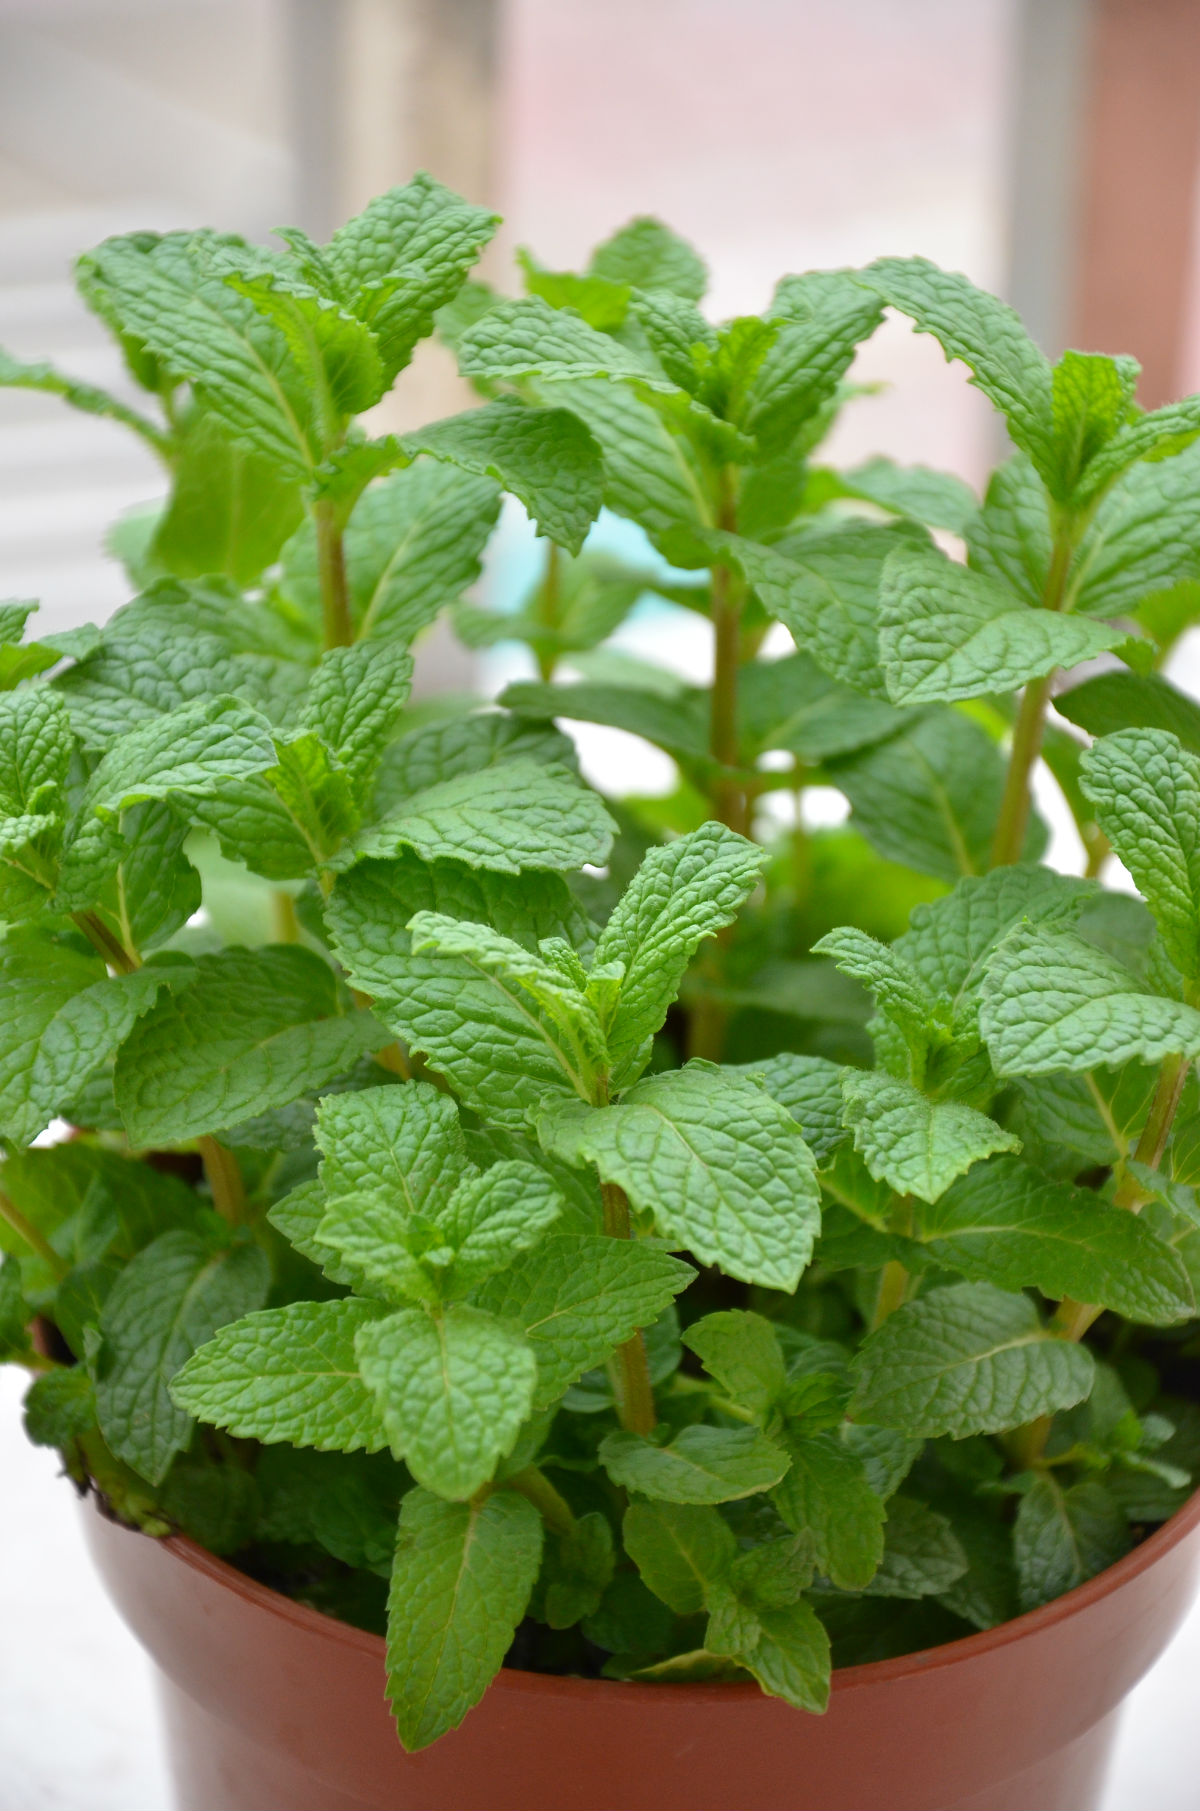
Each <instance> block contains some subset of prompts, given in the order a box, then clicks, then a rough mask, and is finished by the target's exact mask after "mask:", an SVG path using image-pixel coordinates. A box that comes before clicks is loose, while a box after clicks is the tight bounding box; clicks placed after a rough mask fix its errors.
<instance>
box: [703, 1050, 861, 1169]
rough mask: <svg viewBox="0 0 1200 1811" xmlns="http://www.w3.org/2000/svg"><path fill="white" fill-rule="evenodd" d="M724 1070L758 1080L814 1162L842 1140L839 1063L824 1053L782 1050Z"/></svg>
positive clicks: (843, 1130)
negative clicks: (790, 1120)
mask: <svg viewBox="0 0 1200 1811" xmlns="http://www.w3.org/2000/svg"><path fill="white" fill-rule="evenodd" d="M725 1072H726V1074H732V1075H745V1076H749V1077H750V1078H751V1080H754V1081H759V1082H761V1083H762V1085H763V1087H764V1088H765V1089H766V1091H767V1093H768V1094H769V1095H770V1096H771V1097H772V1099H773V1100H777V1101H778V1102H779V1104H780V1106H781V1107H786V1108H787V1110H788V1112H789V1113H790V1114H791V1116H792V1118H793V1119H794V1120H795V1121H796V1123H797V1125H798V1126H799V1127H800V1130H801V1132H803V1134H804V1142H805V1144H807V1146H808V1148H809V1150H810V1151H811V1152H812V1154H813V1156H814V1157H815V1158H816V1160H817V1162H818V1164H822V1163H824V1161H825V1159H826V1158H827V1157H828V1156H829V1154H830V1152H831V1151H833V1150H834V1149H835V1148H836V1147H837V1146H838V1145H839V1144H841V1143H843V1142H844V1140H845V1137H846V1132H845V1128H844V1127H843V1125H842V1070H841V1065H840V1064H838V1063H832V1062H830V1060H829V1058H828V1057H824V1056H802V1055H800V1054H799V1053H798V1052H796V1051H792V1050H782V1051H780V1052H779V1054H778V1055H777V1056H769V1057H766V1058H764V1059H763V1060H762V1061H760V1062H757V1063H740V1064H732V1065H731V1064H727V1065H726V1071H725Z"/></svg>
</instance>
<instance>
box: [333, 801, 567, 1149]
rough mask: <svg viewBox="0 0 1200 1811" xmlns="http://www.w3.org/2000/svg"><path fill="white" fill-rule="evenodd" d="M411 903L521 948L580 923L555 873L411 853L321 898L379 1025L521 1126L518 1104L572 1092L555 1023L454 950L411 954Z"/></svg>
mask: <svg viewBox="0 0 1200 1811" xmlns="http://www.w3.org/2000/svg"><path fill="white" fill-rule="evenodd" d="M499 771H503V770H499ZM418 910H420V911H436V912H442V913H445V914H448V915H451V916H454V917H456V918H461V919H466V920H470V921H472V922H476V923H485V924H491V925H493V926H495V928H496V930H497V931H499V932H500V933H501V934H504V935H508V936H512V937H514V938H516V939H518V940H519V941H521V942H522V943H523V944H524V945H525V946H526V948H528V949H530V950H534V949H536V948H537V945H538V943H539V941H540V940H541V939H542V938H544V937H565V938H566V939H567V940H568V941H569V942H571V943H574V944H578V943H580V942H581V941H583V942H586V939H587V921H586V919H585V918H584V916H583V914H582V912H581V911H580V909H579V907H578V905H577V904H576V903H575V901H574V899H573V898H572V896H571V894H570V892H569V891H568V889H567V885H566V882H565V881H564V880H563V879H562V878H561V877H560V876H559V875H557V874H528V873H526V874H522V875H521V876H519V877H510V876H505V875H498V874H488V873H484V872H479V873H477V872H472V871H471V870H470V869H468V868H465V867H462V866H460V865H459V864H457V863H451V862H440V863H436V864H433V865H428V866H427V865H426V864H425V863H423V862H420V861H418V860H417V859H416V858H415V857H414V856H408V857H405V858H402V859H400V860H398V861H395V862H388V863H383V862H366V863H364V864H363V865H362V866H361V867H359V868H357V869H354V870H352V871H351V872H350V873H349V874H346V875H342V876H341V877H340V878H339V880H338V883H337V885H336V887H335V888H334V891H333V895H332V897H331V899H330V900H329V902H328V905H327V907H326V918H327V922H328V924H329V927H330V930H331V933H332V935H333V939H334V945H335V949H336V953H337V954H338V956H339V957H340V959H341V960H342V962H343V963H344V964H345V966H346V968H347V970H348V972H349V975H350V978H351V980H352V982H353V984H354V985H355V986H356V987H358V988H360V989H361V990H362V991H363V992H364V993H366V994H369V995H370V996H371V998H372V999H373V1001H374V1003H375V1004H374V1010H375V1012H376V1014H377V1015H378V1016H379V1018H381V1019H382V1021H383V1023H384V1024H386V1025H387V1026H388V1027H389V1029H390V1030H392V1031H394V1032H395V1033H396V1034H397V1035H399V1036H400V1037H402V1038H404V1039H405V1040H406V1042H408V1043H409V1044H410V1045H411V1046H412V1047H413V1048H414V1049H416V1050H420V1051H422V1052H424V1053H425V1054H426V1055H427V1056H428V1058H429V1061H430V1065H431V1067H432V1068H433V1069H434V1070H435V1071H437V1072H438V1073H439V1074H442V1075H444V1076H445V1077H446V1078H447V1080H449V1081H450V1082H451V1084H452V1085H453V1087H454V1089H455V1091H456V1092H457V1093H458V1094H459V1095H461V1097H462V1098H463V1099H464V1100H465V1101H466V1102H467V1104H468V1105H470V1106H473V1107H475V1108H476V1110H477V1111H479V1112H481V1113H482V1114H483V1115H484V1116H485V1118H487V1119H488V1120H489V1121H490V1122H491V1123H492V1124H494V1125H497V1126H501V1127H506V1128H507V1129H508V1130H510V1131H514V1132H527V1131H528V1125H529V1122H528V1119H527V1118H526V1112H527V1109H529V1108H532V1107H536V1106H538V1105H539V1104H540V1103H541V1102H542V1101H543V1100H544V1099H545V1098H546V1096H547V1095H548V1094H558V1095H559V1096H561V1097H569V1096H570V1095H571V1093H572V1087H571V1083H570V1082H569V1080H568V1079H567V1077H566V1075H565V1074H564V1072H563V1069H562V1064H561V1060H560V1057H559V1055H558V1054H557V1044H556V1043H555V1040H554V1037H553V1035H552V1028H551V1027H549V1026H546V1025H543V1024H542V1023H541V1021H540V1020H539V1019H538V1017H537V1015H536V1013H535V1012H531V1010H530V1006H529V1004H528V1003H527V1002H521V1001H513V1000H512V999H511V998H510V997H509V996H508V994H507V993H506V992H505V991H504V990H503V989H501V988H498V987H497V986H496V984H495V981H494V978H493V977H491V976H488V975H481V974H480V972H479V971H478V970H477V969H476V968H473V967H472V966H471V965H470V964H469V963H467V962H465V961H463V960H462V959H460V958H458V957H450V956H442V955H439V954H430V955H420V954H417V953H414V952H413V950H412V947H411V939H410V938H409V935H408V932H407V930H406V929H405V928H404V927H405V926H406V925H407V923H408V920H409V919H410V918H411V917H412V916H413V915H414V913H415V912H416V911H418Z"/></svg>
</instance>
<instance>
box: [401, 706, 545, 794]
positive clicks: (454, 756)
mask: <svg viewBox="0 0 1200 1811" xmlns="http://www.w3.org/2000/svg"><path fill="white" fill-rule="evenodd" d="M523 759H524V760H532V761H537V762H539V763H540V764H541V765H542V766H549V765H553V766H557V767H570V766H571V765H572V763H573V762H574V761H575V759H576V756H575V748H574V744H573V743H572V742H571V741H570V740H569V739H568V737H566V736H563V735H560V734H559V732H558V731H557V730H556V729H553V728H551V727H550V726H549V725H541V724H530V723H523V722H522V721H521V720H520V719H519V718H517V717H510V716H508V715H507V714H506V713H504V712H502V711H482V712H479V713H478V714H476V715H474V716H466V717H450V718H447V719H445V720H444V721H443V722H440V723H429V724H426V725H425V726H424V727H423V728H421V729H414V730H411V731H410V732H409V734H408V735H406V736H402V737H401V738H400V740H399V741H398V742H393V743H392V745H391V747H390V748H388V749H387V750H385V752H384V756H383V761H382V764H381V766H380V770H379V777H378V778H377V780H376V782H375V791H374V794H373V808H374V811H375V812H376V814H377V815H378V816H380V817H388V816H390V815H391V814H392V812H394V811H395V810H397V809H398V807H399V806H400V805H402V804H403V803H404V801H405V799H411V798H412V797H413V796H414V794H416V793H418V792H423V791H425V789H426V788H427V787H429V786H433V785H436V784H437V783H438V782H439V781H441V780H452V779H454V778H456V777H457V775H458V774H460V773H482V771H483V769H484V768H485V767H499V766H501V765H503V764H504V763H506V762H508V761H519V760H523Z"/></svg>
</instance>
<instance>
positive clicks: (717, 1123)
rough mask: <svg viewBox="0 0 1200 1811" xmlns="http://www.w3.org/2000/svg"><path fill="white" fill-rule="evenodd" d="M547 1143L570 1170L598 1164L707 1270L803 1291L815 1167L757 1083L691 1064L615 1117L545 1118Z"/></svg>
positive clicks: (587, 1112) (813, 1229) (655, 1081)
mask: <svg viewBox="0 0 1200 1811" xmlns="http://www.w3.org/2000/svg"><path fill="white" fill-rule="evenodd" d="M539 1136H540V1137H541V1138H542V1142H543V1143H544V1144H545V1145H546V1147H547V1149H549V1150H550V1151H551V1152H552V1154H554V1155H556V1156H560V1157H563V1158H564V1159H565V1160H566V1161H568V1162H575V1163H580V1162H583V1161H590V1162H592V1163H595V1165H596V1167H597V1168H598V1170H599V1171H600V1174H601V1176H602V1177H603V1178H604V1180H605V1181H607V1182H615V1183H618V1184H619V1185H620V1186H621V1187H622V1188H623V1189H624V1190H625V1191H626V1193H627V1194H628V1196H629V1198H630V1200H631V1201H632V1202H633V1204H634V1206H635V1207H636V1208H637V1209H638V1210H639V1211H640V1212H643V1213H646V1214H649V1215H651V1216H652V1217H653V1219H654V1222H655V1224H656V1226H657V1227H658V1229H659V1231H660V1232H661V1233H662V1234H663V1236H664V1237H666V1238H669V1239H675V1240H678V1242H679V1243H680V1245H682V1246H686V1247H687V1249H688V1250H690V1251H694V1252H695V1253H696V1256H697V1257H699V1258H701V1259H702V1260H703V1261H704V1262H705V1263H709V1264H717V1265H719V1266H720V1268H721V1269H722V1270H724V1271H726V1272H727V1273H728V1274H729V1275H730V1276H736V1277H740V1278H742V1279H743V1280H744V1281H746V1282H752V1283H764V1284H766V1285H767V1286H768V1287H771V1288H777V1289H794V1288H795V1286H796V1283H797V1282H798V1280H799V1277H800V1274H801V1272H802V1271H803V1269H804V1266H805V1265H806V1264H807V1263H808V1260H809V1257H810V1256H811V1253H812V1246H813V1241H814V1239H815V1237H816V1234H817V1230H818V1227H819V1224H820V1195H819V1190H818V1187H817V1179H816V1166H815V1164H814V1162H813V1158H812V1153H811V1152H810V1151H809V1149H808V1146H807V1145H806V1144H805V1143H804V1139H803V1137H802V1136H801V1133H800V1128H799V1126H798V1125H797V1124H796V1122H795V1120H794V1119H793V1118H792V1117H791V1115H790V1114H789V1113H788V1112H787V1110H786V1109H785V1108H783V1107H781V1106H779V1104H778V1103H777V1102H776V1101H774V1100H772V1098H771V1096H770V1095H769V1094H767V1092H766V1091H765V1090H764V1089H762V1088H759V1087H757V1086H756V1085H755V1084H754V1083H753V1082H750V1081H746V1080H744V1079H743V1078H742V1077H740V1076H736V1077H735V1076H733V1075H731V1074H730V1073H728V1072H726V1071H722V1070H719V1069H717V1068H716V1067H715V1066H714V1065H712V1064H708V1063H701V1062H692V1063H689V1064H688V1065H687V1066H686V1067H685V1068H683V1069H678V1070H669V1071H666V1072H664V1073H663V1074H661V1075H655V1076H651V1077H650V1078H649V1079H648V1080H646V1081H642V1082H638V1083H637V1085H636V1086H635V1087H633V1088H631V1089H630V1090H629V1091H628V1093H627V1094H626V1095H625V1096H624V1098H623V1100H622V1101H621V1103H620V1105H619V1106H616V1107H605V1108H601V1109H590V1108H586V1107H584V1106H583V1105H582V1103H579V1106H578V1109H576V1108H575V1107H574V1106H568V1107H566V1108H565V1109H559V1110H555V1109H548V1110H547V1111H546V1112H545V1113H543V1114H542V1116H541V1118H540V1121H539Z"/></svg>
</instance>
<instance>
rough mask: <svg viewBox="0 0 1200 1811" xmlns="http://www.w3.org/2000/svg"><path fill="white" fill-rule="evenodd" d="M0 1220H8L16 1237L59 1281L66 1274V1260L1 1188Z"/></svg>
mask: <svg viewBox="0 0 1200 1811" xmlns="http://www.w3.org/2000/svg"><path fill="white" fill-rule="evenodd" d="M0 1220H6V1221H7V1222H8V1224H9V1226H11V1227H12V1230H13V1231H14V1232H15V1233H16V1235H17V1237H18V1239H21V1240H23V1242H24V1243H25V1244H26V1245H28V1247H29V1249H30V1251H32V1252H33V1253H34V1255H35V1256H36V1257H39V1258H41V1260H42V1262H43V1264H45V1265H46V1267H47V1268H48V1269H49V1271H50V1272H51V1274H52V1275H53V1276H55V1277H57V1278H58V1280H59V1281H60V1282H61V1280H62V1278H63V1277H65V1276H66V1274H67V1265H66V1261H65V1260H64V1259H63V1258H60V1257H59V1255H58V1253H57V1252H56V1251H55V1249H54V1247H53V1245H51V1244H49V1243H48V1242H47V1240H46V1238H45V1237H44V1235H43V1234H42V1233H40V1232H39V1231H38V1229H37V1227H36V1226H31V1225H30V1223H29V1221H28V1220H27V1219H26V1218H25V1216H24V1214H23V1213H22V1212H21V1210H20V1208H19V1207H18V1206H17V1204H16V1202H15V1201H13V1200H11V1199H10V1198H9V1196H8V1195H6V1194H4V1192H3V1191H2V1190H0Z"/></svg>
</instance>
